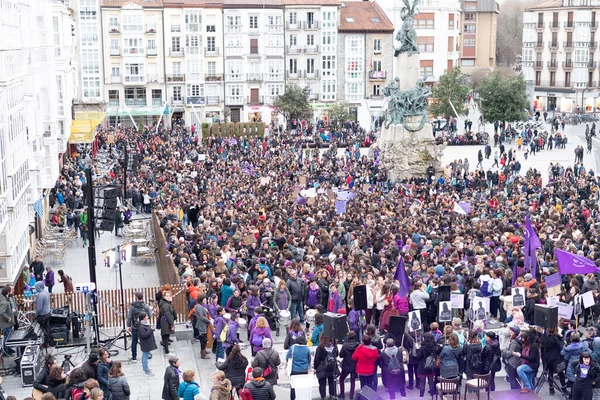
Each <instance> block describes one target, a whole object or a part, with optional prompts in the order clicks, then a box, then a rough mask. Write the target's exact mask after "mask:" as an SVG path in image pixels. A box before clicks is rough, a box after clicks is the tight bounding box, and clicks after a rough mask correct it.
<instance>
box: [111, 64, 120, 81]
mask: <svg viewBox="0 0 600 400" xmlns="http://www.w3.org/2000/svg"><path fill="white" fill-rule="evenodd" d="M111 71H112V73H111V76H112V78H113V79H115V78H116V80H117V81H118V80H119V79H120V78H121V66H120V65H118V64H113V65H112V67H111Z"/></svg>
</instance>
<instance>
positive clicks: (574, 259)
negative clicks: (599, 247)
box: [554, 249, 600, 275]
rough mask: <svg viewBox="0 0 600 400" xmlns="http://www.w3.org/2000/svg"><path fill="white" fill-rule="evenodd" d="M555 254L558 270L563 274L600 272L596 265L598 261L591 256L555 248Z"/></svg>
mask: <svg viewBox="0 0 600 400" xmlns="http://www.w3.org/2000/svg"><path fill="white" fill-rule="evenodd" d="M554 254H555V255H556V261H557V262H558V270H559V271H560V273H561V274H563V275H569V274H589V273H594V274H597V273H600V268H598V267H596V263H595V262H594V261H593V260H590V259H589V258H586V257H582V256H578V255H577V254H573V253H569V252H567V251H563V250H559V249H555V250H554Z"/></svg>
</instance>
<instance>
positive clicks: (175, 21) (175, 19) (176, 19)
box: [171, 15, 181, 32]
mask: <svg viewBox="0 0 600 400" xmlns="http://www.w3.org/2000/svg"><path fill="white" fill-rule="evenodd" d="M171 32H181V18H180V16H179V15H171Z"/></svg>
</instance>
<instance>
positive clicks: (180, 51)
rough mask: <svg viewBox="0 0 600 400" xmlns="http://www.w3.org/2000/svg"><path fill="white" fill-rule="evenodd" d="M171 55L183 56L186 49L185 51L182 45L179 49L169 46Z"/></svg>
mask: <svg viewBox="0 0 600 400" xmlns="http://www.w3.org/2000/svg"><path fill="white" fill-rule="evenodd" d="M169 55H170V56H171V57H181V56H183V55H185V51H184V49H183V47H180V48H178V49H174V48H172V47H169Z"/></svg>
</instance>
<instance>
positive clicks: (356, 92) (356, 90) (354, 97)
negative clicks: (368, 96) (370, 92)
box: [346, 82, 362, 103]
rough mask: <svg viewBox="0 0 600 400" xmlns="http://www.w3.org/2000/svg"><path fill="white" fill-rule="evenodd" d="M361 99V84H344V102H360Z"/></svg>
mask: <svg viewBox="0 0 600 400" xmlns="http://www.w3.org/2000/svg"><path fill="white" fill-rule="evenodd" d="M361 97H362V82H348V83H346V100H347V101H350V102H353V103H356V102H360V100H361Z"/></svg>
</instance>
